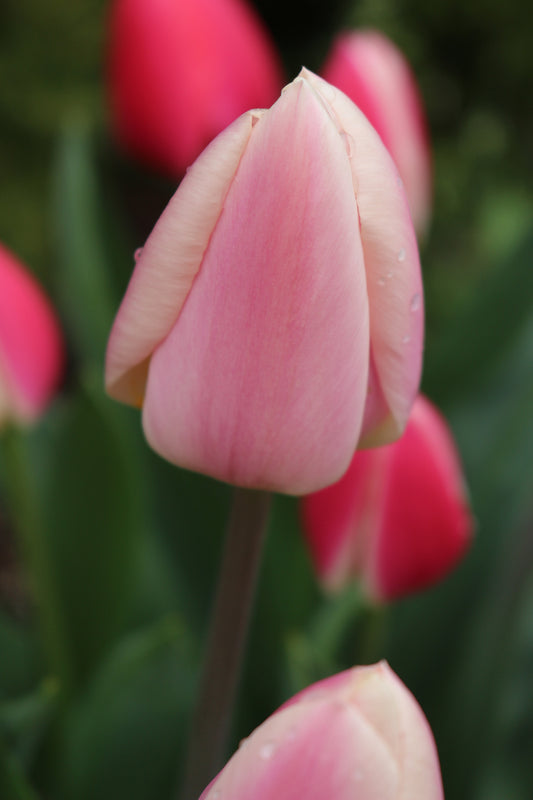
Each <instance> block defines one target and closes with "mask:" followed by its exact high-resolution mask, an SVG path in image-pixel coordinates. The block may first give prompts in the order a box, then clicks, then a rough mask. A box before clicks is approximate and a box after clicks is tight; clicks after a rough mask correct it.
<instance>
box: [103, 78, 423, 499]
mask: <svg viewBox="0 0 533 800" xmlns="http://www.w3.org/2000/svg"><path fill="white" fill-rule="evenodd" d="M423 328H424V324H423V310H422V284H421V276H420V265H419V259H418V251H417V245H416V238H415V234H414V230H413V227H412V223H411V218H410V214H409V210H408V208H407V202H406V199H405V194H404V191H403V188H402V186H401V182H400V181H399V180H398V173H397V170H396V167H395V166H394V163H393V161H392V159H391V158H390V156H389V154H388V152H387V150H386V149H385V147H384V146H383V143H382V142H381V139H380V138H379V136H378V135H377V133H376V132H375V131H374V129H373V128H372V126H371V125H370V124H369V123H368V121H367V119H366V117H365V116H364V115H363V114H362V113H361V112H360V111H359V110H358V109H357V108H356V107H355V106H354V105H353V103H352V102H351V101H350V100H348V98H347V97H346V96H345V95H343V94H342V92H338V91H336V90H335V89H333V87H332V86H330V85H329V84H328V83H326V82H325V81H323V80H322V79H321V78H318V77H317V76H316V75H313V74H312V73H310V72H308V71H307V70H303V71H302V73H301V75H300V76H299V77H298V78H297V79H296V80H295V81H293V83H291V84H289V86H287V87H286V89H285V90H284V91H283V93H282V95H281V97H280V99H279V100H278V101H277V102H276V103H275V104H274V105H273V106H272V108H271V109H269V110H268V111H250V112H248V113H247V114H244V115H243V116H242V117H240V118H239V119H238V120H236V121H235V122H234V123H233V124H232V125H231V126H230V127H229V128H227V129H226V130H225V131H224V132H223V133H222V134H221V135H220V136H219V137H218V138H217V139H215V141H214V142H212V143H211V145H209V147H208V148H207V149H206V150H205V151H204V152H203V154H202V155H201V156H200V158H199V159H198V160H197V161H196V162H195V164H194V165H193V166H192V167H191V169H190V170H189V171H188V173H187V175H186V176H185V178H184V180H183V181H182V183H181V185H180V187H179V189H178V191H177V192H176V194H175V195H174V197H173V198H172V200H171V201H170V203H169V205H168V206H167V208H166V210H165V211H164V213H163V215H162V216H161V218H160V219H159V221H158V222H157V224H156V226H155V228H154V230H153V232H152V233H151V235H150V236H149V238H148V240H147V242H146V244H145V246H144V248H143V249H142V253H141V255H140V257H139V258H138V260H137V263H136V266H135V270H134V273H133V276H132V279H131V281H130V284H129V287H128V290H127V293H126V296H125V298H124V300H123V302H122V305H121V307H120V310H119V313H118V315H117V318H116V320H115V324H114V327H113V330H112V333H111V337H110V340H109V345H108V352H107V365H106V385H107V390H108V392H109V393H110V394H111V395H112V396H113V397H114V398H115V399H117V400H121V401H123V402H126V403H130V404H132V405H137V406H142V407H143V425H144V431H145V434H146V437H147V439H148V441H149V443H150V444H151V446H152V447H153V448H154V449H155V450H156V451H157V452H158V453H160V454H161V455H162V456H163V457H165V458H167V459H168V460H169V461H171V462H173V463H175V464H178V465H180V466H184V467H186V468H188V469H192V470H196V471H199V472H204V473H206V474H208V475H211V476H213V477H215V478H218V479H220V480H224V481H227V482H229V483H234V484H237V485H241V486H245V487H250V488H260V489H272V490H277V491H282V492H286V493H288V494H303V493H306V492H309V491H312V490H315V489H318V488H322V487H323V486H327V485H328V484H330V483H332V482H333V481H335V480H338V478H339V477H340V476H341V475H342V474H343V473H344V472H345V470H346V469H347V467H348V465H349V463H350V461H351V458H352V456H353V453H354V451H355V449H356V447H357V445H358V442H359V439H360V438H361V437H363V439H364V442H365V443H368V442H369V441H371V442H374V443H382V442H384V441H391V439H393V438H395V437H397V436H398V435H399V434H400V433H401V431H402V430H403V428H404V426H405V424H406V422H407V419H408V416H409V412H410V409H411V405H412V402H413V400H414V397H415V396H416V393H417V390H418V383H419V379H420V369H421V358H422V340H423Z"/></svg>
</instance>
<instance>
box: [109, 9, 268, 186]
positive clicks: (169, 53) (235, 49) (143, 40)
mask: <svg viewBox="0 0 533 800" xmlns="http://www.w3.org/2000/svg"><path fill="white" fill-rule="evenodd" d="M281 86H282V77H281V68H280V66H279V63H278V58H277V56H276V53H275V51H274V48H273V46H272V44H271V42H270V40H269V38H268V35H267V33H266V31H265V30H264V29H263V27H262V25H261V23H260V21H259V19H258V18H257V17H256V16H255V14H254V12H253V10H252V9H251V8H250V7H249V6H248V5H247V4H246V2H245V0H157V2H155V1H154V0H115V2H114V4H113V6H112V13H111V18H110V42H109V92H110V101H111V117H112V124H113V127H114V129H115V132H116V136H117V139H118V140H119V141H120V142H121V143H122V144H123V145H124V146H125V148H126V149H128V150H129V151H130V152H131V153H132V154H133V155H135V156H137V157H138V158H140V159H141V160H144V161H146V162H147V163H149V164H151V165H152V166H154V167H156V168H158V169H161V170H162V171H164V172H168V173H170V174H172V175H175V176H181V175H182V174H183V173H184V172H185V170H186V168H187V167H188V166H189V164H191V163H192V161H194V159H195V158H196V157H197V156H198V154H199V153H200V152H201V150H202V149H203V148H204V147H205V146H206V145H207V144H208V143H209V142H210V141H211V139H213V138H214V137H215V136H216V135H217V134H218V133H220V131H221V130H223V128H225V127H226V125H229V124H230V122H233V120H235V119H236V118H237V117H238V116H239V115H240V114H242V113H243V112H244V111H246V110H247V109H248V108H255V107H256V106H267V105H270V104H271V103H273V102H274V100H275V99H276V97H277V96H278V94H279V92H280V89H281Z"/></svg>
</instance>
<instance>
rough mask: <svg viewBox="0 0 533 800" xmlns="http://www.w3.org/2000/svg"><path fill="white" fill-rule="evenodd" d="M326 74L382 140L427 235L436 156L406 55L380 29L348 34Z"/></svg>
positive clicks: (418, 224)
mask: <svg viewBox="0 0 533 800" xmlns="http://www.w3.org/2000/svg"><path fill="white" fill-rule="evenodd" d="M322 73H323V76H324V78H325V79H326V80H327V81H329V82H330V83H332V84H333V85H334V86H337V87H338V88H339V89H341V90H342V91H343V92H345V94H347V95H348V97H349V98H350V99H351V100H353V102H354V103H355V104H356V105H357V106H359V108H360V109H361V111H362V112H363V113H364V114H365V115H366V116H367V118H368V119H369V121H370V122H371V123H372V125H373V126H374V128H375V129H376V130H377V132H378V133H379V135H380V136H381V138H382V139H383V142H384V144H385V145H386V147H387V148H388V150H389V152H390V154H391V155H392V157H393V158H394V160H395V162H396V166H397V167H398V171H399V173H400V175H401V177H402V180H403V182H404V184H405V191H406V193H407V197H408V200H409V206H410V209H411V214H412V216H413V220H414V223H415V227H416V229H417V231H418V232H419V233H424V232H425V230H426V228H427V225H428V221H429V217H430V214H431V192H432V177H431V154H430V148H429V140H428V134H427V125H426V120H425V115H424V109H423V104H422V99H421V97H420V93H419V91H418V87H417V85H416V81H415V78H414V75H413V73H412V72H411V69H410V67H409V65H408V63H407V61H406V60H405V57H404V56H403V54H402V53H401V52H400V51H399V50H398V48H397V47H396V46H395V45H394V44H393V43H392V42H391V41H390V40H389V39H387V37H386V36H384V35H383V34H381V33H378V32H377V31H359V32H357V33H355V32H354V33H343V34H341V35H340V36H339V37H338V38H337V40H336V41H335V43H334V45H333V48H332V50H331V53H330V55H329V58H328V59H327V61H326V64H325V66H324V69H323V70H322Z"/></svg>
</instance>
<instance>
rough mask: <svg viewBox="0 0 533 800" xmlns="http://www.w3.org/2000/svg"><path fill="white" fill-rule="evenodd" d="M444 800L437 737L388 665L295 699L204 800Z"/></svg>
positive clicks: (358, 671) (344, 676)
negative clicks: (315, 799) (306, 799)
mask: <svg viewBox="0 0 533 800" xmlns="http://www.w3.org/2000/svg"><path fill="white" fill-rule="evenodd" d="M251 797H253V798H254V800H293V799H294V798H300V797H302V798H304V797H305V798H313V799H314V798H320V800H322V798H324V799H325V798H327V800H398V798H405V800H443V798H444V794H443V789H442V780H441V776H440V767H439V760H438V755H437V751H436V747H435V742H434V739H433V735H432V733H431V730H430V727H429V725H428V722H427V720H426V718H425V716H424V714H423V713H422V710H421V708H420V706H419V705H418V703H417V702H416V700H415V699H414V697H413V695H412V694H411V693H410V692H409V691H408V689H406V687H405V686H404V684H403V683H402V682H401V681H400V680H399V678H398V677H397V676H396V675H395V674H394V672H393V671H392V670H391V669H390V668H389V667H388V665H387V664H386V663H385V662H382V663H380V664H376V665H374V666H369V667H355V668H354V669H350V670H347V671H346V672H341V673H340V674H338V675H334V676H333V677H331V678H327V679H326V680H323V681H320V682H319V683H315V684H313V685H312V686H310V687H309V688H307V689H304V691H302V692H300V693H299V694H297V695H296V696H295V697H293V698H292V699H291V700H290V701H289V702H288V703H286V704H285V705H283V706H281V708H280V709H279V710H278V711H276V712H275V713H274V714H272V716H271V717H269V718H268V719H267V720H266V722H264V723H263V724H262V725H260V726H259V727H258V728H256V730H255V731H254V732H253V733H252V734H251V735H250V736H249V737H248V739H246V740H245V741H244V742H242V743H241V746H240V747H239V749H238V750H237V752H236V753H235V755H234V756H233V757H232V758H231V759H230V760H229V761H228V763H227V764H226V766H225V767H224V769H223V770H222V771H221V772H220V773H219V774H218V775H217V777H216V778H215V779H214V780H213V781H212V782H211V784H210V785H209V786H208V787H207V788H206V789H205V791H204V792H203V793H202V794H201V796H200V800H226V798H228V799H229V798H231V800H249V798H251Z"/></svg>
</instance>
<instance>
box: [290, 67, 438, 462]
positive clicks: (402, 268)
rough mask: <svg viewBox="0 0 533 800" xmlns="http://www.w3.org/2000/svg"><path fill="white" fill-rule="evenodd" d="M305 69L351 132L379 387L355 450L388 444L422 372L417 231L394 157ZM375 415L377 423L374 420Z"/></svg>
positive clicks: (343, 100) (357, 114) (346, 103)
mask: <svg viewBox="0 0 533 800" xmlns="http://www.w3.org/2000/svg"><path fill="white" fill-rule="evenodd" d="M302 74H304V75H305V77H306V78H307V79H308V80H309V82H310V83H311V85H312V86H313V87H314V88H315V89H316V90H317V91H318V92H321V93H322V94H323V96H324V97H325V98H327V99H328V100H329V103H330V105H331V108H332V111H333V113H334V115H335V117H336V119H337V121H338V124H339V126H340V127H341V128H342V129H343V130H344V131H346V132H347V134H348V136H349V137H350V142H351V149H352V158H351V159H350V164H351V167H352V176H353V185H354V190H355V195H356V198H357V206H358V209H359V220H360V226H361V238H362V242H363V253H364V259H365V269H366V277H367V291H368V299H369V307H370V342H371V351H372V352H371V361H372V362H373V365H374V370H375V372H374V374H375V377H376V379H377V381H378V386H377V387H375V389H374V391H373V392H372V393H371V394H370V395H369V399H368V403H370V404H375V403H379V402H380V400H379V398H382V400H383V406H382V407H381V409H380V408H379V406H378V409H377V411H378V412H379V413H376V410H374V411H373V413H371V414H370V415H369V417H370V418H371V419H372V421H373V427H372V428H370V429H366V430H365V429H364V430H363V434H362V439H361V441H360V444H359V446H360V447H370V446H375V445H380V444H386V443H387V442H389V441H392V440H394V439H395V438H397V437H398V436H399V435H400V434H401V433H402V431H403V430H404V428H405V425H406V424H407V419H408V417H409V412H410V410H411V407H412V404H413V402H414V399H415V397H416V394H417V391H418V386H419V383H420V374H421V370H422V350H423V336H424V304H423V290H422V276H421V272H420V261H419V256H418V247H417V242H416V236H415V232H414V228H413V224H412V221H411V217H410V214H409V209H408V206H407V200H406V197H405V192H404V190H403V186H402V182H401V180H400V179H399V176H398V171H397V169H396V167H395V165H394V162H393V161H392V158H391V157H390V155H389V154H388V152H387V151H386V149H385V147H384V145H383V143H382V141H381V139H380V137H379V136H378V134H377V133H376V131H375V130H374V128H373V127H372V126H371V125H370V123H369V122H368V120H367V119H366V117H365V116H364V115H363V113H362V112H361V111H359V109H358V108H357V107H356V106H354V104H353V103H352V102H351V100H349V99H348V98H347V97H346V95H344V94H343V93H342V92H341V91H339V90H335V89H333V88H332V87H331V86H330V84H328V83H326V82H325V81H324V80H322V79H321V78H319V77H318V76H316V75H313V73H310V72H309V71H308V70H303V72H302ZM376 419H377V420H378V422H376Z"/></svg>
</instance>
